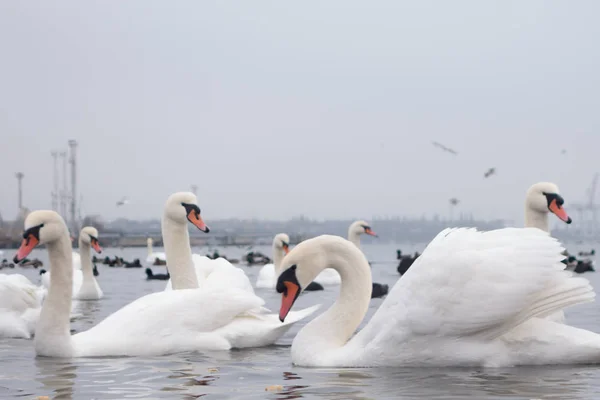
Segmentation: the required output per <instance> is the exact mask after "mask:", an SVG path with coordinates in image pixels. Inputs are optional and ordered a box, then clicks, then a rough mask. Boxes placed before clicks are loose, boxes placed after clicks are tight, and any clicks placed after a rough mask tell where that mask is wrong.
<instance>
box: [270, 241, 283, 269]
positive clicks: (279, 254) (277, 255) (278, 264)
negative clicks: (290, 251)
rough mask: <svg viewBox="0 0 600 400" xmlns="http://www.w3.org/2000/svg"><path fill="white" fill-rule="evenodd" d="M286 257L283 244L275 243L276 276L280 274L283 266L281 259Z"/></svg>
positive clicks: (274, 261)
mask: <svg viewBox="0 0 600 400" xmlns="http://www.w3.org/2000/svg"><path fill="white" fill-rule="evenodd" d="M283 257H285V251H284V250H283V248H282V247H281V246H278V245H276V244H275V243H273V266H275V276H278V275H279V273H280V272H281V271H280V268H281V261H283Z"/></svg>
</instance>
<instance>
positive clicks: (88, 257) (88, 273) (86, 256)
mask: <svg viewBox="0 0 600 400" xmlns="http://www.w3.org/2000/svg"><path fill="white" fill-rule="evenodd" d="M79 256H80V257H81V273H82V275H83V282H89V281H93V280H94V267H93V266H92V252H91V246H90V244H89V243H85V242H84V241H83V240H81V237H80V238H79ZM83 282H82V285H83Z"/></svg>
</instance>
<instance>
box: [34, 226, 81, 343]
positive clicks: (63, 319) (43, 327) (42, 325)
mask: <svg viewBox="0 0 600 400" xmlns="http://www.w3.org/2000/svg"><path fill="white" fill-rule="evenodd" d="M46 247H47V249H48V258H49V260H50V271H51V274H50V287H49V288H48V294H47V296H46V299H45V300H44V304H43V306H42V311H41V313H40V317H39V320H38V323H37V326H36V330H35V345H36V348H40V346H41V347H43V348H46V349H48V348H50V349H54V350H55V351H59V349H60V348H64V347H65V346H68V347H67V349H66V350H65V351H71V350H70V345H71V332H70V325H69V319H70V315H71V296H72V290H73V289H72V288H73V250H72V246H71V240H70V238H69V236H68V235H63V236H61V237H60V239H58V240H56V241H54V242H50V243H48V244H47V245H46ZM61 353H64V351H63V352H61Z"/></svg>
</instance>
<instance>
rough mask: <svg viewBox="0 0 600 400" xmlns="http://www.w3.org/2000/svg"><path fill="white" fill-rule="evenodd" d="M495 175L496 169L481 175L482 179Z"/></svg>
mask: <svg viewBox="0 0 600 400" xmlns="http://www.w3.org/2000/svg"><path fill="white" fill-rule="evenodd" d="M495 173H496V168H490V169H488V170H487V171H486V172H485V173H484V174H483V177H484V178H489V177H490V176H492V175H494V174H495Z"/></svg>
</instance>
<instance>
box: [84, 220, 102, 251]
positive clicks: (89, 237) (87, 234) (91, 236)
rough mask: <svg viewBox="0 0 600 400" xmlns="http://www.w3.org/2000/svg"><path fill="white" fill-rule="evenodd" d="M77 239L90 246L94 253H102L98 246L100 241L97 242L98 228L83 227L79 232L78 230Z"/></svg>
mask: <svg viewBox="0 0 600 400" xmlns="http://www.w3.org/2000/svg"><path fill="white" fill-rule="evenodd" d="M79 239H80V240H81V241H82V242H83V243H85V244H89V245H90V246H92V248H93V249H94V250H95V251H96V253H98V254H100V253H102V247H100V243H99V242H98V229H96V228H94V227H93V226H86V227H84V228H83V229H82V230H81V232H79Z"/></svg>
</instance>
